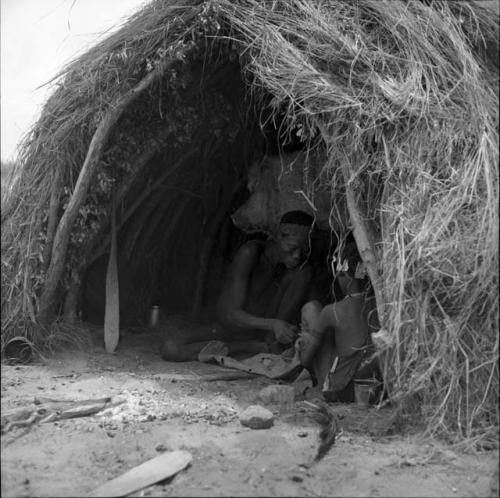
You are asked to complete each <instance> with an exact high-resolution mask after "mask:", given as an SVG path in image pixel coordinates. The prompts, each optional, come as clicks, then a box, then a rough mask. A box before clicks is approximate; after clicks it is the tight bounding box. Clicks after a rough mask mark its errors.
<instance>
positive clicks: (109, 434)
mask: <svg viewBox="0 0 500 498" xmlns="http://www.w3.org/2000/svg"><path fill="white" fill-rule="evenodd" d="M106 434H107V435H108V437H115V435H116V434H115V433H114V432H112V431H106Z"/></svg>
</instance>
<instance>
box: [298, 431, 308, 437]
mask: <svg viewBox="0 0 500 498" xmlns="http://www.w3.org/2000/svg"><path fill="white" fill-rule="evenodd" d="M297 436H299V437H307V436H309V433H308V432H304V431H302V432H299V433H298V434H297Z"/></svg>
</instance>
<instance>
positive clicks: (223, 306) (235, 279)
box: [217, 243, 276, 335]
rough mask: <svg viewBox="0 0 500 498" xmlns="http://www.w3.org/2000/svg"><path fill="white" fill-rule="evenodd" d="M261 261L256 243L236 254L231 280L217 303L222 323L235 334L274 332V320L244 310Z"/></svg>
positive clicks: (246, 245) (229, 279)
mask: <svg viewBox="0 0 500 498" xmlns="http://www.w3.org/2000/svg"><path fill="white" fill-rule="evenodd" d="M258 260H259V247H258V246H257V244H254V243H247V244H244V245H243V246H242V247H241V248H240V249H239V250H238V252H237V253H236V256H235V258H234V261H233V264H232V266H231V269H230V273H229V278H228V279H227V281H226V282H225V284H224V287H223V289H222V293H221V295H220V298H219V301H218V303H217V314H218V318H219V320H220V321H221V323H222V324H223V325H224V326H226V327H227V328H229V329H230V330H232V331H234V332H243V331H244V329H247V330H248V329H252V330H262V331H263V335H264V333H265V332H269V331H273V328H274V325H275V324H274V322H275V321H276V320H274V319H268V318H260V317H258V316H255V315H251V314H250V313H247V312H246V311H244V310H243V306H244V305H245V301H246V298H247V290H248V283H249V281H250V278H251V275H252V271H253V269H254V267H255V265H256V264H257V263H258Z"/></svg>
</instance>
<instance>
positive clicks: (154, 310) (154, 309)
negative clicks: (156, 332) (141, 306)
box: [149, 306, 160, 328]
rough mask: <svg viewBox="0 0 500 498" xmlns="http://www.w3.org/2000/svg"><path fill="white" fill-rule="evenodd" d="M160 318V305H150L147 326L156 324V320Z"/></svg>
mask: <svg viewBox="0 0 500 498" xmlns="http://www.w3.org/2000/svg"><path fill="white" fill-rule="evenodd" d="M159 318H160V307H159V306H151V311H150V313H149V326H150V327H153V328H154V327H156V326H157V325H158V320H159Z"/></svg>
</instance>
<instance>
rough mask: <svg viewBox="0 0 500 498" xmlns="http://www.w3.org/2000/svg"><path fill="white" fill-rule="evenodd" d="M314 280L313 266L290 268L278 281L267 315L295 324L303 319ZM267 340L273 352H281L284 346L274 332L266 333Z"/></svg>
mask: <svg viewBox="0 0 500 498" xmlns="http://www.w3.org/2000/svg"><path fill="white" fill-rule="evenodd" d="M311 280H312V268H311V267H310V266H309V265H306V266H304V267H303V268H297V269H296V270H289V271H287V272H286V273H285V275H284V276H283V277H282V278H281V280H279V282H277V288H276V292H275V293H274V295H273V297H272V298H271V299H270V301H269V303H268V304H267V307H266V310H265V316H266V317H269V318H279V319H280V320H284V321H286V322H288V323H291V324H293V325H295V324H299V322H300V320H301V306H302V305H303V303H304V301H305V299H306V298H307V295H308V292H309V286H310V283H311ZM266 342H267V343H268V344H269V347H270V349H271V351H272V352H273V353H280V352H282V351H283V349H284V346H283V345H282V344H278V343H277V341H276V339H275V337H274V335H273V334H272V332H269V333H268V334H267V335H266Z"/></svg>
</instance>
